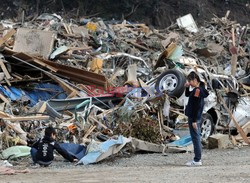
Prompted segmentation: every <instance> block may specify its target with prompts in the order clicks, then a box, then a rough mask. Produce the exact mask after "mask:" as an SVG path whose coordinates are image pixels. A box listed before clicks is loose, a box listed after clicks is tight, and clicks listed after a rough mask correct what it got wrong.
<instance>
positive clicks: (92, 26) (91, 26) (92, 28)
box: [86, 22, 97, 32]
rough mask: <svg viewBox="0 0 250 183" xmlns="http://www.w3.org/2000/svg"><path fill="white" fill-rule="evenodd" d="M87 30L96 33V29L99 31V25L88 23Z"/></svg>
mask: <svg viewBox="0 0 250 183" xmlns="http://www.w3.org/2000/svg"><path fill="white" fill-rule="evenodd" d="M86 28H87V29H88V30H91V31H93V32H95V31H96V29H97V24H96V23H93V22H88V23H87V25H86Z"/></svg>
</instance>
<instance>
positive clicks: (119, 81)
mask: <svg viewBox="0 0 250 183" xmlns="http://www.w3.org/2000/svg"><path fill="white" fill-rule="evenodd" d="M227 17H228V15H227ZM0 25H1V27H3V28H4V29H3V30H2V29H1V30H0V35H1V38H0V47H1V49H0V118H1V119H0V126H1V130H0V149H1V150H2V154H1V155H2V159H4V160H6V159H8V160H9V159H16V158H19V157H25V156H29V154H30V152H29V150H30V146H31V144H32V143H33V142H35V141H36V140H37V139H38V138H41V137H42V136H43V131H44V129H45V128H46V127H47V126H53V127H55V128H56V129H57V132H58V138H59V139H58V140H60V141H61V142H63V144H61V145H62V146H63V147H64V148H65V149H67V150H68V151H69V152H70V153H72V155H74V156H75V157H77V159H78V160H79V162H78V164H84V165H86V164H90V163H97V162H99V161H101V160H103V159H106V158H108V157H110V156H114V155H116V154H119V153H120V154H122V153H123V152H126V153H131V152H140V151H146V152H157V153H167V152H171V153H178V152H187V151H191V150H192V145H191V141H190V136H183V137H179V135H177V134H176V133H175V129H178V128H182V127H183V126H185V125H186V124H187V118H186V116H185V114H184V110H185V106H186V103H187V98H186V97H185V95H184V90H185V86H184V85H185V83H186V76H187V75H188V74H189V73H190V72H191V71H196V72H197V73H198V75H199V76H200V79H201V80H202V81H203V82H204V84H205V87H206V88H207V90H208V91H209V96H208V98H207V99H206V100H205V106H204V111H203V115H202V120H201V135H202V139H203V141H206V142H207V143H208V146H209V148H227V145H228V144H229V143H230V140H231V141H232V144H233V145H235V146H236V145H239V144H246V145H248V144H249V137H248V136H247V135H248V134H249V133H250V130H249V121H250V114H249V112H248V109H249V107H250V99H249V96H250V85H249V83H250V80H249V78H250V77H249V74H250V61H249V54H250V43H249V41H250V38H249V34H250V32H249V27H248V26H241V25H240V24H238V23H237V22H235V21H230V20H229V19H228V18H225V17H223V18H218V17H214V18H212V20H211V21H210V22H207V23H206V25H204V26H201V27H199V28H198V26H197V25H196V23H195V21H194V19H193V17H192V15H191V14H188V15H185V16H183V17H180V18H178V19H177V25H178V26H179V28H178V26H170V27H168V28H166V29H164V30H156V29H152V28H149V27H148V26H146V25H145V24H135V23H130V22H127V21H126V20H124V21H123V22H122V23H118V22H115V21H109V22H107V21H104V20H102V19H99V18H98V19H94V18H93V19H92V18H90V19H82V20H81V21H80V23H76V21H73V20H72V19H71V20H67V19H64V18H62V17H61V16H59V15H56V14H42V15H40V16H38V17H37V18H34V19H33V20H32V21H29V22H25V23H23V24H18V23H14V22H6V21H2V22H1V23H0ZM233 130H235V131H237V133H238V134H237V133H236V134H235V136H233V135H232V134H228V132H229V131H233ZM216 133H219V134H216ZM222 133H223V134H222ZM214 134H215V135H214ZM229 136H230V138H229ZM7 165H8V166H9V164H8V162H3V164H2V165H1V168H2V167H5V166H7ZM0 172H1V173H2V172H3V174H5V173H7V174H8V172H10V174H14V173H16V172H15V171H14V170H12V169H1V170H0Z"/></svg>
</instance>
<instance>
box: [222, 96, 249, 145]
mask: <svg viewBox="0 0 250 183" xmlns="http://www.w3.org/2000/svg"><path fill="white" fill-rule="evenodd" d="M218 97H219V99H220V101H221V102H222V104H223V106H224V108H225V109H226V110H227V112H228V114H229V116H230V117H231V119H232V120H233V122H234V125H235V127H236V128H237V130H238V132H239V133H240V135H241V137H242V138H243V140H244V142H246V143H247V144H250V141H249V139H248V138H247V135H246V134H245V132H244V131H243V129H242V128H241V127H240V125H239V123H238V122H237V121H236V119H235V118H234V116H233V114H232V112H231V111H230V109H229V108H228V107H227V105H226V102H225V101H224V99H223V98H222V96H221V95H220V94H218Z"/></svg>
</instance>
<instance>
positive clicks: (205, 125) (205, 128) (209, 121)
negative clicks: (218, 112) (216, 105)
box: [200, 113, 214, 140]
mask: <svg viewBox="0 0 250 183" xmlns="http://www.w3.org/2000/svg"><path fill="white" fill-rule="evenodd" d="M200 127H201V138H202V139H203V140H206V139H207V138H208V137H209V136H210V135H212V134H213V132H214V120H213V117H212V116H211V115H210V114H208V113H206V114H203V115H202V118H201V125H200Z"/></svg>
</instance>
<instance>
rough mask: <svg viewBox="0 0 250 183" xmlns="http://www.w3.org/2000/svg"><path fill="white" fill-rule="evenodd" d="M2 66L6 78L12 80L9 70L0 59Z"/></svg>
mask: <svg viewBox="0 0 250 183" xmlns="http://www.w3.org/2000/svg"><path fill="white" fill-rule="evenodd" d="M0 66H1V69H2V71H3V72H4V75H5V77H6V78H7V79H8V80H9V79H11V76H10V74H9V72H8V70H7V68H6V67H5V65H4V61H3V60H2V59H0Z"/></svg>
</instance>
